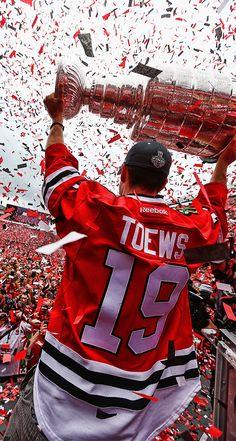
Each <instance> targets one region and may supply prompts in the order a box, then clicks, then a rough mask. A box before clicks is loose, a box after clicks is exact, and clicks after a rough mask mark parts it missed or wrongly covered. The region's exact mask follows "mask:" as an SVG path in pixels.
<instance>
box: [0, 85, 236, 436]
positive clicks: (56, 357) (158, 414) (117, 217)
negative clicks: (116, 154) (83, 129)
mask: <svg viewBox="0 0 236 441" xmlns="http://www.w3.org/2000/svg"><path fill="white" fill-rule="evenodd" d="M44 103H45V107H46V109H47V111H48V114H49V116H50V117H51V119H52V124H51V128H50V134H49V137H48V141H47V145H46V172H45V181H44V185H43V197H44V201H45V205H46V206H47V207H48V209H49V211H50V213H51V214H52V215H53V216H54V217H55V218H56V226H57V232H58V235H59V236H60V237H64V236H65V235H67V234H69V233H70V232H72V231H77V232H79V233H83V234H84V235H86V237H84V238H83V239H82V240H79V241H75V242H72V243H70V244H67V245H65V247H64V248H65V252H66V260H65V267H64V273H63V277H62V281H61V286H60V289H59V291H58V293H57V297H56V301H55V305H54V309H53V311H52V314H51V319H50V322H49V326H48V331H47V334H46V339H45V344H44V347H43V350H42V355H41V358H40V361H39V364H38V366H37V368H36V371H35V373H34V374H33V375H32V377H31V379H30V380H29V382H28V384H27V385H26V386H25V388H24V390H23V391H22V394H21V397H20V398H19V401H18V403H17V405H16V407H15V410H14V412H13V415H12V419H11V421H10V424H9V427H8V430H7V433H6V435H5V438H4V440H5V441H13V440H14V441H18V440H20V441H27V440H29V441H33V440H36V441H37V440H38V441H40V440H45V439H47V440H49V441H77V440H78V441H85V440H86V441H152V440H153V438H154V437H155V436H156V435H158V433H160V432H161V431H162V430H164V429H165V428H166V427H168V426H170V425H171V424H172V423H173V422H174V421H175V420H176V419H177V418H178V416H179V415H180V414H181V413H182V412H183V410H184V409H185V408H186V407H187V406H188V404H189V403H190V401H191V400H192V399H193V397H194V395H195V394H196V393H197V391H199V389H200V379H199V373H198V367H197V360H196V355H195V349H194V345H193V340H192V324H191V317H190V311H189V305H188V280H189V276H190V272H191V270H193V269H196V265H195V266H194V265H193V266H191V265H187V263H186V260H185V254H184V251H185V250H187V249H190V248H195V247H200V246H202V247H204V246H206V245H212V244H215V243H216V242H217V241H223V240H224V238H225V237H226V234H227V221H226V216H225V203H226V198H227V188H226V172H227V167H228V165H229V164H231V163H232V162H233V161H235V159H236V137H235V136H234V138H233V139H232V140H231V141H230V142H229V144H228V146H227V147H226V148H225V149H224V151H223V153H221V154H220V156H219V157H218V160H217V163H216V166H215V170H214V172H213V174H212V178H211V181H210V183H209V184H207V185H205V186H204V189H202V190H201V191H200V192H199V195H198V196H197V198H196V199H195V200H193V201H192V203H191V208H192V210H191V215H190V216H186V215H185V214H184V213H181V212H179V211H176V210H174V209H172V208H170V207H169V206H168V205H167V204H166V203H165V202H164V199H163V198H162V197H161V196H160V195H159V192H160V191H161V190H162V189H163V188H164V187H165V185H166V183H167V179H168V175H169V170H170V167H171V155H170V153H169V151H168V149H167V148H166V147H164V146H163V145H162V144H161V143H160V142H158V140H153V139H151V138H150V139H143V140H141V141H139V142H137V143H136V144H134V145H133V146H132V147H131V149H130V150H129V152H128V154H127V156H126V159H125V161H124V164H123V165H122V169H121V175H120V195H119V196H116V195H114V194H113V193H112V192H111V191H109V190H107V189H106V188H105V187H103V186H102V185H100V184H99V183H98V182H95V181H92V180H88V179H86V178H85V177H84V176H81V175H80V173H79V171H78V161H77V160H76V158H75V157H74V156H73V155H72V154H71V153H70V152H69V150H68V149H67V147H66V146H65V144H64V138H63V129H64V127H63V123H64V110H65V109H64V103H65V93H64V87H63V84H61V83H59V84H58V85H57V88H56V92H55V93H52V94H51V95H49V96H47V97H46V98H45V100H44ZM224 147H225V145H224Z"/></svg>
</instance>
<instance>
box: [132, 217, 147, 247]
mask: <svg viewBox="0 0 236 441" xmlns="http://www.w3.org/2000/svg"><path fill="white" fill-rule="evenodd" d="M139 236H140V243H139V244H138V243H137V241H138V237H139ZM143 244H144V226H143V225H142V224H139V223H138V224H137V225H136V227H135V232H134V236H133V239H132V247H133V248H134V249H135V250H138V251H141V250H143Z"/></svg>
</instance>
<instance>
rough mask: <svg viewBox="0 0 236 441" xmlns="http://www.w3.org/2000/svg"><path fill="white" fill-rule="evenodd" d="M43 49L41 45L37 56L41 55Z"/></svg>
mask: <svg viewBox="0 0 236 441" xmlns="http://www.w3.org/2000/svg"><path fill="white" fill-rule="evenodd" d="M43 49H44V44H42V46H41V48H40V49H39V55H41V54H42V53H43Z"/></svg>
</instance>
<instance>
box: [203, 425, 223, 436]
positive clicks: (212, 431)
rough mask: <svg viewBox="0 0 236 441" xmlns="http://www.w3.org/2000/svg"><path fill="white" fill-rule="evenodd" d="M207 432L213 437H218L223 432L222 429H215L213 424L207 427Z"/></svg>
mask: <svg viewBox="0 0 236 441" xmlns="http://www.w3.org/2000/svg"><path fill="white" fill-rule="evenodd" d="M207 433H209V435H211V436H213V437H214V438H219V437H220V436H221V435H222V434H223V432H222V430H220V429H217V427H215V426H211V427H210V428H209V429H207Z"/></svg>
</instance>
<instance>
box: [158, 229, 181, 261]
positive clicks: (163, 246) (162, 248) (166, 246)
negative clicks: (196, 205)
mask: <svg viewBox="0 0 236 441" xmlns="http://www.w3.org/2000/svg"><path fill="white" fill-rule="evenodd" d="M176 236H177V233H171V237H170V232H169V231H167V233H166V236H165V231H164V230H160V240H159V256H160V257H167V259H171V256H172V253H173V248H174V244H175V239H176ZM165 254H166V256H165Z"/></svg>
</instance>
